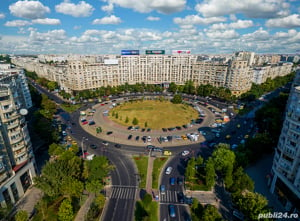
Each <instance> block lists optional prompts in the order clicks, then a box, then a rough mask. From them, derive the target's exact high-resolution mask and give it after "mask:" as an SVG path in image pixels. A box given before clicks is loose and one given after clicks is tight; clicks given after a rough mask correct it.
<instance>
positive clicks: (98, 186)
mask: <svg viewBox="0 0 300 221" xmlns="http://www.w3.org/2000/svg"><path fill="white" fill-rule="evenodd" d="M85 188H86V190H87V191H89V192H90V193H96V194H97V193H100V190H102V189H103V184H102V183H101V182H100V180H96V179H92V180H88V181H87V182H86V184H85Z"/></svg>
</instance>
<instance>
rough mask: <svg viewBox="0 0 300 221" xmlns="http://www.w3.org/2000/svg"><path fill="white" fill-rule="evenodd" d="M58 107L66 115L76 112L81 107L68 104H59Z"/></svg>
mask: <svg viewBox="0 0 300 221" xmlns="http://www.w3.org/2000/svg"><path fill="white" fill-rule="evenodd" d="M60 107H61V108H62V109H63V110H64V111H66V112H68V113H72V112H74V111H76V110H77V109H79V108H80V107H81V104H68V103H64V104H61V105H60Z"/></svg>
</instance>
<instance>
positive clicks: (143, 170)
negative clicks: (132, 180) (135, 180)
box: [133, 156, 148, 188]
mask: <svg viewBox="0 0 300 221" xmlns="http://www.w3.org/2000/svg"><path fill="white" fill-rule="evenodd" d="M133 159H134V162H135V164H136V167H137V168H138V171H139V174H140V179H141V180H140V185H139V186H140V188H145V187H146V179H147V169H148V156H134V157H133Z"/></svg>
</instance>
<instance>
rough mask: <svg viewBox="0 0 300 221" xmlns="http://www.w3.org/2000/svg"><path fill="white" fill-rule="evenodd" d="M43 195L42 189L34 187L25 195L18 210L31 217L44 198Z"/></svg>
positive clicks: (18, 203)
mask: <svg viewBox="0 0 300 221" xmlns="http://www.w3.org/2000/svg"><path fill="white" fill-rule="evenodd" d="M42 196H43V193H42V191H41V190H40V189H38V188H36V187H34V186H32V187H30V188H29V189H28V190H27V191H26V193H25V195H24V196H23V197H22V198H21V199H20V200H19V201H18V202H17V204H16V210H17V211H19V210H25V211H27V213H28V216H30V215H31V214H32V213H33V212H34V207H35V205H36V204H37V202H38V201H39V200H40V199H41V198H42Z"/></svg>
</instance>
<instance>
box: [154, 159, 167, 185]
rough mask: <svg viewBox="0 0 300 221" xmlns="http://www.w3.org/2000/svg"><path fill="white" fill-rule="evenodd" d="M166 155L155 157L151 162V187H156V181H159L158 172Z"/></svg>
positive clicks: (164, 161)
mask: <svg viewBox="0 0 300 221" xmlns="http://www.w3.org/2000/svg"><path fill="white" fill-rule="evenodd" d="M167 159H168V158H167V157H159V158H156V159H155V160H154V162H153V171H152V188H153V189H157V188H158V181H159V174H160V172H161V169H162V168H163V166H164V164H165V163H166V161H167Z"/></svg>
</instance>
